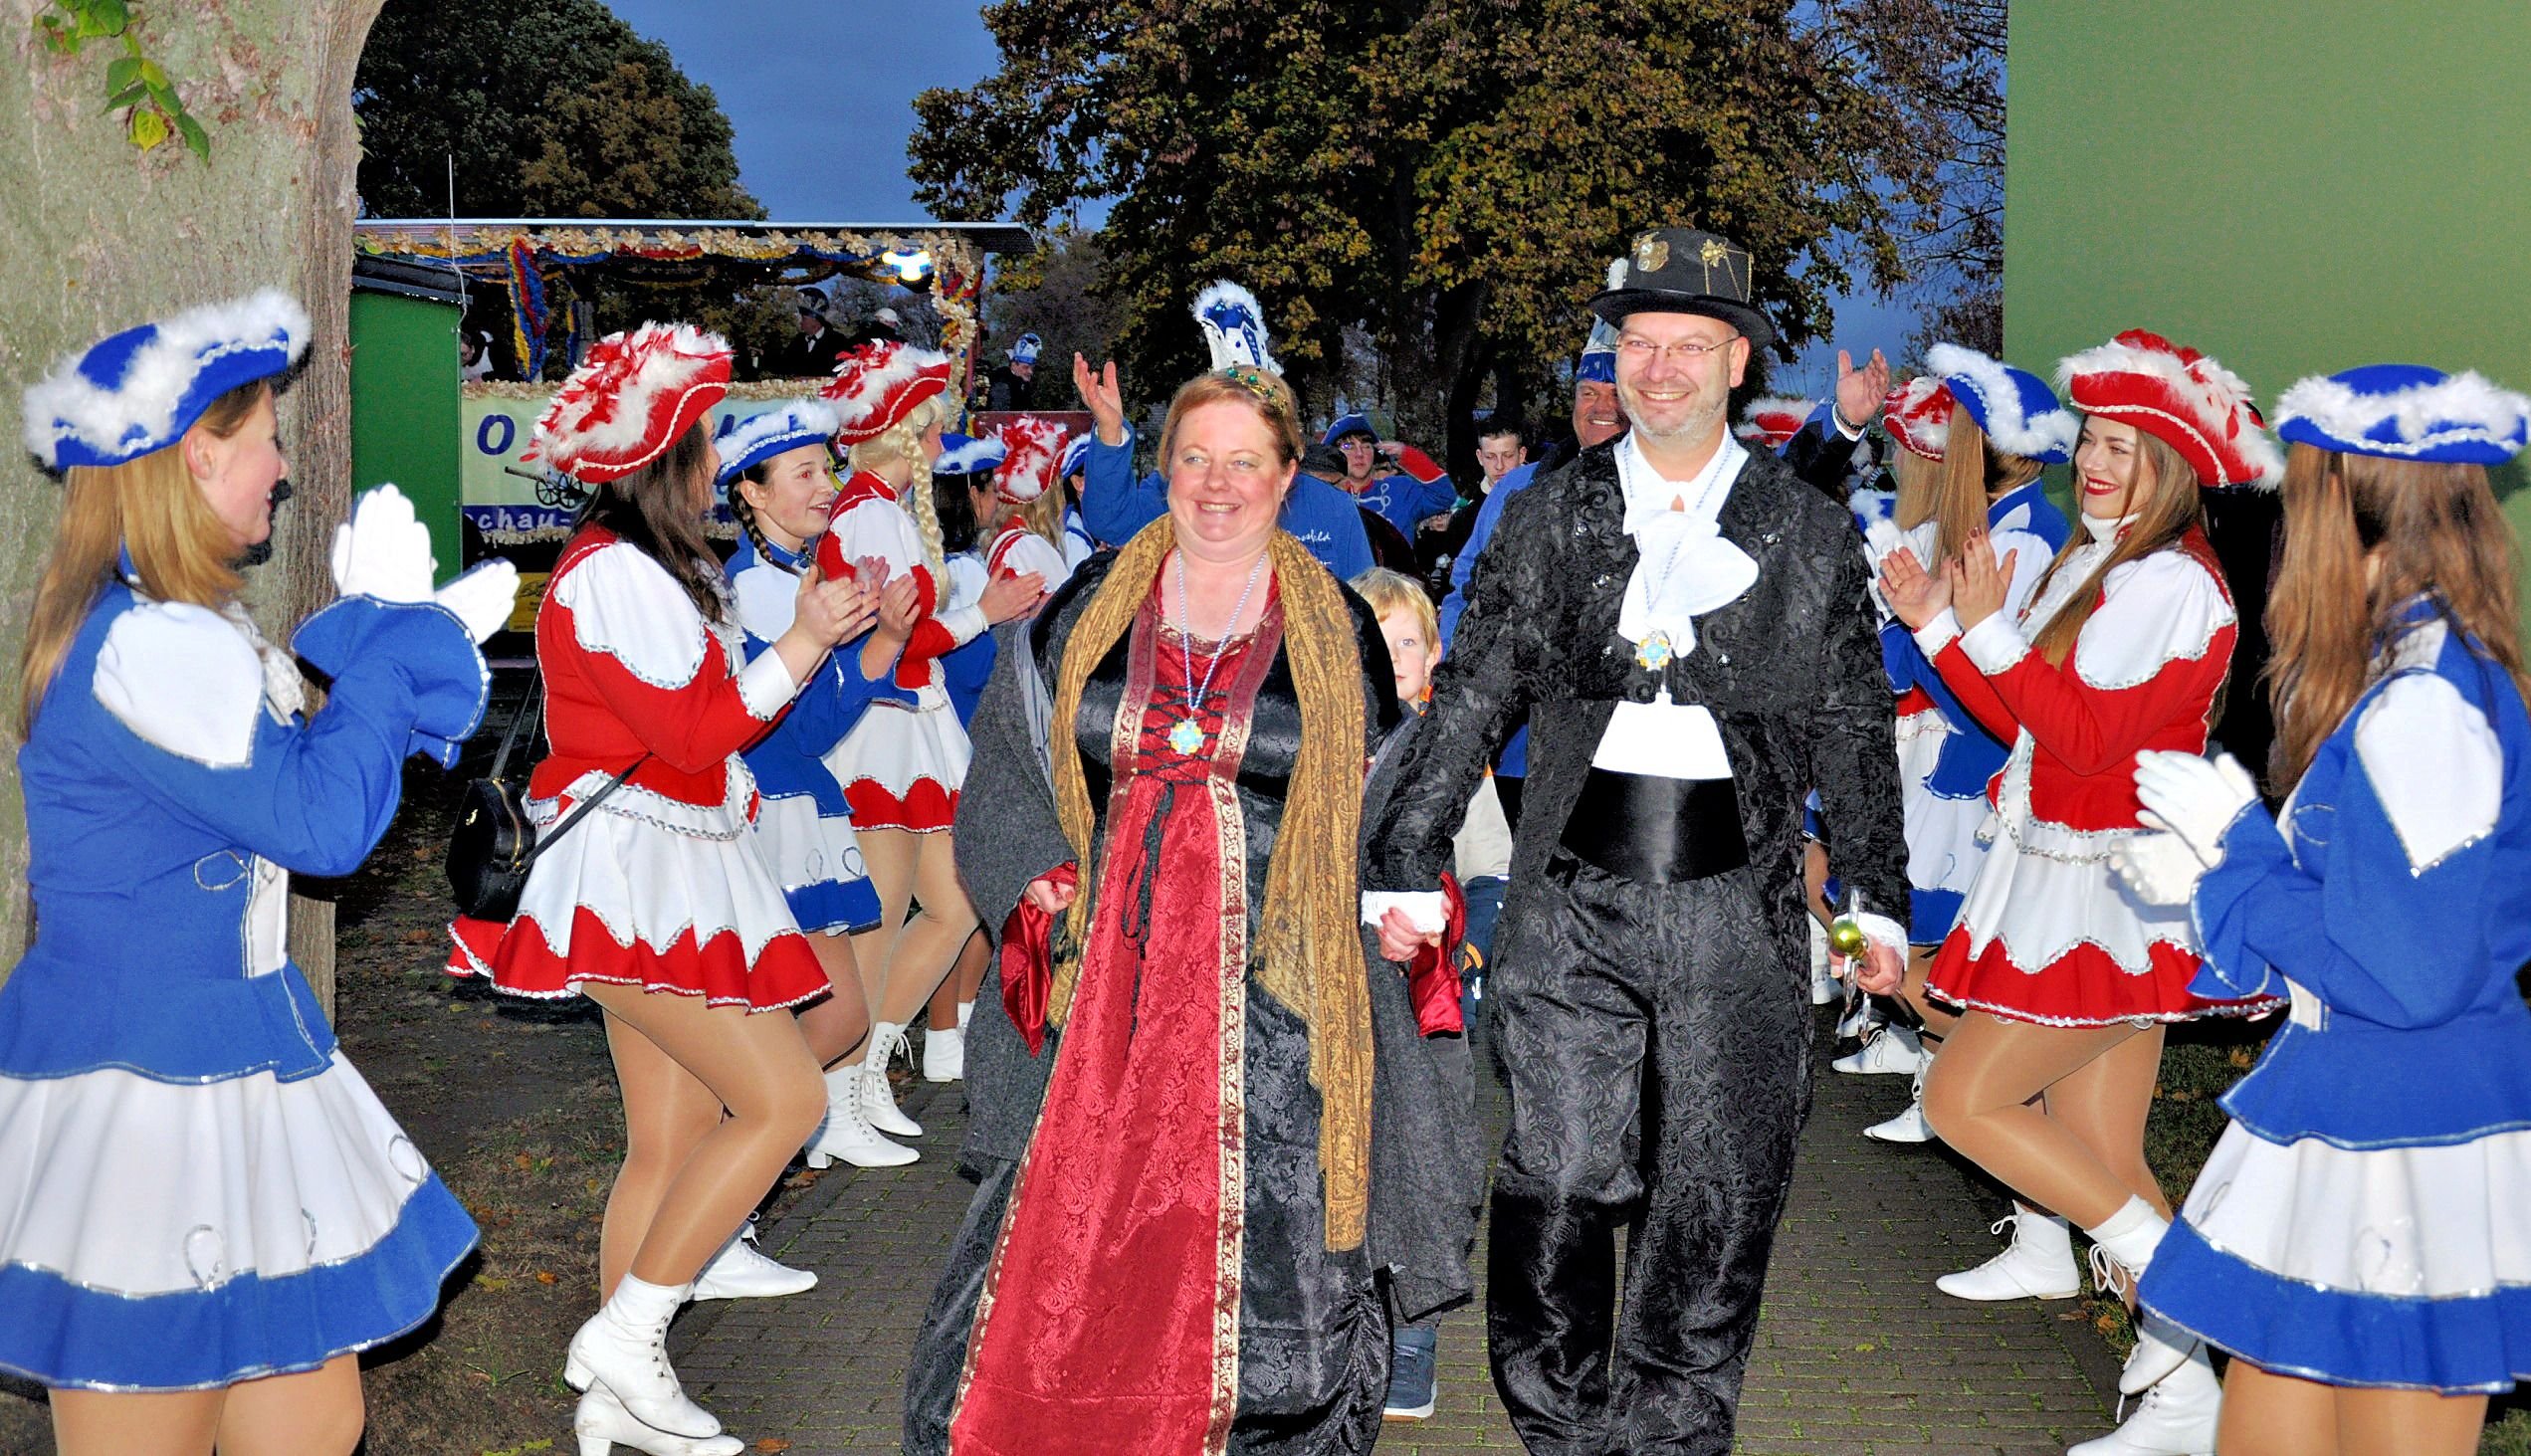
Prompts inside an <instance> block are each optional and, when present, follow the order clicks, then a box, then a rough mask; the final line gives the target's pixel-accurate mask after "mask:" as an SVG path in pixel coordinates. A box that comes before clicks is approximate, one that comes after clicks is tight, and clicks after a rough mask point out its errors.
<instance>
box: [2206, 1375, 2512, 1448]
mask: <svg viewBox="0 0 2531 1456" xmlns="http://www.w3.org/2000/svg"><path fill="white" fill-rule="evenodd" d="M2486 1419H2487V1397H2485V1396H2483V1395H2437V1394H2435V1393H2434V1392H2433V1391H2430V1390H2350V1389H2347V1388H2346V1387H2344V1386H2339V1385H2323V1384H2320V1383H2319V1382H2317V1381H2314V1380H2298V1379H2294V1378H2292V1377H2290V1376H2286V1375H2279V1374H2276V1373H2275V1372H2273V1371H2271V1370H2262V1369H2260V1368H2258V1367H2257V1366H2256V1365H2253V1364H2251V1363H2250V1362H2249V1361H2247V1360H2241V1359H2236V1360H2234V1361H2232V1367H2231V1369H2230V1370H2229V1371H2228V1372H2226V1373H2225V1374H2224V1376H2223V1419H2222V1424H2221V1425H2220V1426H2218V1427H2217V1428H2216V1430H2215V1449H2216V1450H2218V1451H2221V1452H2222V1453H2223V1456H2471V1453H2473V1452H2475V1451H2476V1450H2477V1449H2478V1430H2479V1427H2480V1426H2481V1425H2483V1424H2484V1423H2485V1422H2486Z"/></svg>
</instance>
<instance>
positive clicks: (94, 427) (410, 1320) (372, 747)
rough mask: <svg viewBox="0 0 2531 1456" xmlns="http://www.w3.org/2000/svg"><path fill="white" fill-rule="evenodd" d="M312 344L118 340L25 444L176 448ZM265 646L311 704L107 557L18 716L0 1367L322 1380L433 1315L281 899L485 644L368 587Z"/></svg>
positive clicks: (447, 1265) (413, 1211)
mask: <svg viewBox="0 0 2531 1456" xmlns="http://www.w3.org/2000/svg"><path fill="white" fill-rule="evenodd" d="M308 335H309V322H308V315H307V313H306V312H305V311H304V310H302V309H301V308H300V307H299V305H298V304H297V303H295V302H293V301H292V300H290V299H288V298H287V297H285V296H283V295H281V294H279V293H270V292H268V293H264V294H259V295H256V296H255V297H253V298H251V299H247V300H242V301H238V302H235V303H231V304H227V305H222V306H215V307H212V308H206V309H199V310H195V311H192V312H187V313H184V314H180V315H178V316H176V317H174V318H171V319H168V320H166V321H165V322H162V323H158V324H154V325H144V326H142V327H140V328H136V329H132V330H128V331H126V332H123V333H119V334H116V335H114V336H113V337H111V338H108V339H106V340H105V341H104V342H103V343H100V344H98V345H97V346H96V347H94V348H92V349H90V350H89V351H88V352H87V353H86V354H85V355H83V356H80V357H77V358H74V359H71V360H68V361H66V362H65V363H64V365H62V366H61V367H60V368H57V369H56V370H55V372H54V373H53V374H52V375H51V376H50V377H48V378H47V379H46V380H45V381H43V382H42V383H40V384H38V385H37V386H36V387H35V388H34V389H31V390H30V391H28V394H27V401H26V404H27V431H28V434H27V439H28V444H29V446H30V447H31V448H33V449H34V451H35V453H36V455H37V457H38V459H39V460H41V461H42V462H43V463H44V464H45V465H46V466H48V467H50V468H53V469H56V470H60V469H65V468H69V467H80V466H88V467H105V466H113V465H119V464H121V463H123V462H126V461H130V460H134V459H137V458H139V457H141V456H144V455H147V454H150V453H152V452H154V451H157V450H162V449H167V448H170V447H172V446H174V445H175V444H176V443H177V442H178V441H179V440H180V439H181V438H182V437H183V435H184V432H185V430H186V429H187V427H189V426H190V425H191V424H192V423H193V422H194V421H196V420H199V419H200V418H202V416H203V413H204V411H205V410H206V409H208V408H209V406H210V405H211V403H212V402H213V401H214V400H216V399H217V398H218V397H219V396H220V395H221V394H223V393H225V392H227V391H229V390H231V389H234V388H237V387H240V386H242V385H246V384H251V383H253V382H255V381H256V380H258V379H264V378H269V377H271V376H273V375H277V374H279V373H281V372H282V371H283V370H285V369H286V368H288V367H289V365H290V363H291V361H292V360H294V359H296V358H297V357H298V356H299V354H300V353H301V351H302V350H304V349H305V348H306V346H307V341H308ZM185 489H192V487H191V486H190V485H188V486H186V487H185ZM374 494H375V497H376V498H379V499H384V498H391V497H393V498H394V499H393V500H392V501H391V502H390V503H389V504H391V505H392V506H393V507H395V508H397V509H400V510H401V511H402V513H403V516H404V520H405V523H406V524H408V525H410V524H411V513H410V508H409V507H406V506H404V503H403V502H402V501H401V499H400V497H394V493H393V491H392V489H391V488H390V489H388V490H386V491H381V492H378V493H374ZM346 539H347V537H346ZM418 549H419V556H418V558H417V559H416V560H415V561H414V562H413V568H414V569H413V571H412V572H411V573H409V574H411V575H414V576H417V577H418V578H419V579H420V580H421V582H422V583H423V584H424V585H425V586H427V583H428V575H429V568H428V564H427V562H428V551H427V546H418ZM344 574H345V573H344V572H342V571H341V570H340V569H339V568H338V571H337V575H338V577H339V576H343V575H344ZM497 574H499V575H501V576H503V577H504V580H502V581H500V582H496V583H495V585H496V586H497V587H498V590H497V591H496V592H495V593H494V595H495V597H497V598H498V599H499V600H497V601H496V602H495V603H494V605H495V608H496V613H495V614H496V615H497V614H498V609H499V608H500V607H501V606H503V605H506V602H507V599H508V596H509V594H510V593H511V592H512V591H515V589H516V588H515V576H512V575H510V574H509V573H508V569H507V568H506V567H504V568H502V570H501V572H500V573H497ZM344 584H345V585H346V586H356V585H357V584H358V583H356V582H352V581H347V580H346V581H345V583H344ZM485 630H487V631H489V630H490V628H489V625H487V626H486V628H485ZM291 645H292V649H293V650H294V651H295V652H297V653H298V654H299V655H300V656H302V657H304V658H306V659H307V660H308V661H310V662H311V663H313V664H315V665H316V666H317V667H319V668H321V669H322V670H324V671H326V672H327V673H329V674H330V675H331V677H332V682H333V688H332V692H331V694H330V695H329V697H328V699H327V701H326V703H325V706H324V708H323V709H322V711H320V712H318V713H317V714H316V715H315V716H314V717H313V718H310V717H308V716H306V715H305V714H304V713H303V711H302V710H303V708H304V706H305V705H304V699H303V696H302V693H303V690H302V686H301V681H300V677H299V672H298V669H297V668H296V667H295V666H294V665H293V664H292V662H291V657H290V654H289V653H285V652H283V651H282V650H280V649H278V648H276V647H274V646H272V645H270V644H269V643H267V642H265V640H264V639H263V638H262V637H261V636H260V635H259V634H258V633H257V632H256V630H255V627H254V624H253V623H252V622H251V621H250V620H249V619H248V618H247V616H246V613H245V612H244V610H243V609H242V608H238V607H235V606H230V607H227V608H224V609H221V610H212V609H209V608H206V607H202V606H196V605H192V604H188V603H184V602H178V601H160V600H157V599H155V598H153V597H152V596H151V595H150V592H149V588H148V583H146V582H145V581H142V580H139V579H137V577H136V573H135V571H134V568H133V564H132V560H131V556H130V554H129V553H128V552H127V551H126V552H125V553H124V554H123V557H122V560H121V563H120V566H119V569H118V570H116V572H115V573H114V574H113V576H112V577H111V578H110V579H108V580H105V581H104V582H103V583H101V586H100V590H99V592H98V595H97V597H96V600H95V602H94V604H93V605H92V606H91V608H90V609H89V612H88V615H87V617H86V619H85V620H84V621H83V622H82V624H81V625H80V628H79V630H78V634H77V636H76V637H75V638H74V640H73V641H72V643H71V646H70V648H69V651H68V654H67V655H66V656H65V658H64V659H63V661H62V665H61V667H60V669H59V670H58V672H57V673H56V675H55V676H54V678H53V680H52V682H51V684H50V685H49V687H48V688H47V689H46V691H45V694H44V697H43V700H42V702H41V704H40V705H39V707H38V708H37V711H36V714H35V719H34V726H33V728H32V730H31V732H30V733H29V735H28V738H27V742H26V746H25V747H24V748H23V749H22V750H21V751H20V753H19V756H18V769H19V774H20V780H21V783H22V785H23V787H24V791H25V796H26V816H27V835H28V840H29V844H30V848H31V850H32V858H31V862H30V864H29V867H28V880H29V883H30V888H31V890H32V892H33V896H34V903H35V911H36V931H35V938H34V943H33V944H32V945H30V946H29V947H28V949H27V952H26V956H25V958H24V959H22V960H21V961H19V962H18V965H17V967H16V968H15V970H14V971H12V972H11V974H10V975H9V978H8V981H7V983H6V986H5V988H0V1369H5V1370H8V1371H11V1372H13V1373H16V1374H19V1375H22V1376H25V1377H27V1378H30V1379H34V1380H37V1381H40V1382H42V1383H44V1384H46V1385H48V1386H55V1387H74V1388H82V1389H92V1390H111V1391H148V1390H186V1389H206V1388H212V1387H217V1386H223V1385H228V1384H233V1383H235V1382H237V1381H241V1380H249V1379H254V1378H256V1377H259V1376H265V1375H274V1374H281V1373H285V1372H289V1371H298V1370H311V1369H315V1368H316V1367H317V1366H319V1365H322V1364H323V1363H324V1362H325V1361H327V1360H328V1359H331V1358H333V1357H334V1356H336V1355H340V1354H343V1353H346V1352H352V1351H359V1350H366V1349H368V1348H370V1347H372V1346H375V1345H378V1344H380V1343H382V1342H384V1341H387V1340H391V1339H393V1338H394V1337H396V1336H397V1335H400V1334H402V1333H404V1332H405V1331H407V1330H410V1329H412V1328H413V1327H414V1326H416V1325H418V1324H420V1323H421V1322H422V1321H424V1320H426V1319H428V1318H429V1317H430V1315H431V1313H432V1311H433V1310H435V1309H437V1308H438V1305H439V1297H440V1284H441V1281H442V1279H443V1278H444V1277H445V1276H446V1275H447V1274H448V1272H449V1271H450V1269H452V1268H453V1267H454V1266H455V1265H456V1264H457V1263H458V1261H459V1260H461V1259H462V1258H464V1257H465V1255H466V1253H467V1251H468V1250H470V1249H471V1248H473V1247H474V1244H475V1226H474V1224H473V1223H472V1222H471V1221H470V1220H469V1219H468V1218H467V1216H466V1212H465V1210H464V1209H463V1208H462V1207H460V1206H459V1204H458V1202H457V1199H456V1198H455V1197H454V1196H453V1195H451V1194H450V1192H449V1190H448V1189H447V1188H446V1187H445V1186H444V1185H442V1183H441V1182H440V1180H439V1177H438V1175H437V1174H436V1173H434V1172H433V1171H432V1170H431V1167H430V1164H429V1162H428V1161H427V1160H425V1159H424V1158H423V1156H422V1154H421V1151H420V1150H419V1149H418V1148H416V1147H415V1146H414V1145H413V1141H412V1140H411V1139H410V1138H408V1137H406V1136H405V1135H404V1133H403V1131H402V1130H401V1129H400V1128H398V1127H397V1126H396V1124H395V1121H394V1119H392V1118H391V1117H389V1116H388V1114H387V1111H386V1109H384V1108H383V1107H381V1106H379V1104H378V1100H377V1098H376V1097H375V1096H374V1095H373V1094H372V1093H371V1092H370V1090H369V1087H368V1085H367V1084H366V1083H365V1082H363V1081H362V1080H361V1078H360V1074H359V1073H358V1072H357V1071H355V1070H353V1069H352V1067H351V1065H350V1064H349V1063H348V1062H346V1061H344V1060H343V1059H342V1057H341V1056H340V1055H339V1054H338V1053H337V1050H336V1047H335V1043H334V1037H333V1033H332V1031H331V1029H330V1028H329V1027H328V1026H327V1024H326V1020H325V1011H324V1007H323V1006H322V1004H321V1003H319V1002H318V1001H317V999H316V995H315V994H314V993H313V992H312V991H311V990H310V988H309V985H308V982H307V980H306V979H305V977H303V976H302V975H301V973H300V970H299V967H298V966H296V965H294V964H292V963H291V962H290V960H289V958H288V952H287V949H286V944H287V938H288V928H287V924H286V917H287V915H288V911H289V900H290V877H291V875H292V874H293V873H299V874H311V875H322V876H338V875H347V874H349V873H351V872H352V871H353V870H354V869H356V868H358V867H359V864H360V862H361V860H362V859H363V858H365V857H366V856H367V855H368V853H369V851H370V849H371V848H372V847H373V846H374V845H375V844H376V843H377V841H378V839H379V837H380V836H381V835H383V834H384V833H385V832H386V828H387V825H388V822H389V821H390V820H392V819H393V818H394V816H395V810H396V805H397V802H398V797H399V792H400V789H401V785H402V771H403V763H404V759H405V758H406V757H407V756H408V755H410V754H412V753H416V752H425V753H428V754H430V755H431V756H433V757H434V758H436V759H437V760H438V761H439V762H441V763H442V764H443V765H445V764H446V763H447V762H449V761H450V760H451V759H452V758H453V757H454V756H455V753H456V745H457V744H458V743H459V742H461V741H462V740H464V739H465V738H466V737H467V736H468V735H469V734H471V733H472V732H473V731H474V730H475V728H476V727H477V725H478V724H479V723H480V722H481V721H482V716H483V710H484V703H485V698H486V693H487V687H488V681H489V680H488V678H487V675H486V673H485V669H484V662H483V658H482V657H481V656H480V655H479V654H478V653H477V651H476V648H475V641H474V636H473V634H472V632H471V631H470V629H469V627H468V625H467V623H466V621H465V620H462V619H461V618H460V617H459V616H458V615H456V614H455V613H454V612H453V611H452V610H450V609H447V608H443V607H441V606H439V605H436V604H434V603H433V602H431V601H429V600H411V601H388V600H382V599H380V598H378V597H376V596H371V595H366V594H347V595H345V596H343V597H341V598H340V599H338V600H336V601H335V602H334V603H333V604H332V605H330V606H328V607H325V608H324V609H322V610H321V611H319V612H317V613H316V615H315V616H313V617H311V618H309V619H308V621H307V622H306V623H304V624H303V625H302V626H301V627H300V629H299V631H298V633H297V634H296V635H295V636H294V638H293V641H292V644H291Z"/></svg>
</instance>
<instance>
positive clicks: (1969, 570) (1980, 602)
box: [1945, 530, 2021, 632]
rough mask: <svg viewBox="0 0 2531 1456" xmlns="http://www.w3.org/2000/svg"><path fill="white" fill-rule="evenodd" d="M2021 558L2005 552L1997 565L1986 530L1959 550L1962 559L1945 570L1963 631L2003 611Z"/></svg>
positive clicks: (1953, 606) (1953, 603) (1953, 610)
mask: <svg viewBox="0 0 2531 1456" xmlns="http://www.w3.org/2000/svg"><path fill="white" fill-rule="evenodd" d="M2020 555H2021V553H2020V551H2018V550H2017V549H2016V550H2010V551H2006V552H2004V559H2003V560H2002V561H1998V560H1997V559H1996V558H1995V545H1994V543H1993V538H1992V537H1990V536H1989V535H1988V534H1987V533H1986V532H1985V531H1983V530H1981V531H1979V532H1978V533H1977V534H1975V535H1973V536H1971V537H1969V540H1968V543H1967V544H1966V545H1963V546H1962V547H1961V548H1960V555H1959V557H1958V558H1957V559H1955V560H1953V561H1952V562H1951V564H1950V565H1949V566H1948V567H1946V568H1945V573H1946V574H1947V575H1948V576H1949V577H1950V578H1951V610H1952V612H1953V614H1954V615H1956V616H1958V617H1959V618H1960V630H1962V631H1964V632H1965V631H1967V630H1969V629H1970V628H1972V627H1975V626H1976V625H1978V624H1979V623H1980V622H1983V621H1985V620H1986V619H1987V618H1989V617H1992V616H1994V615H1995V614H1996V613H1997V612H1999V611H2002V610H2003V609H2004V592H2005V590H2006V588H2008V587H2009V586H2010V585H2011V584H2012V563H2013V562H2014V561H2016V560H2018V559H2020Z"/></svg>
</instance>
